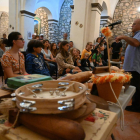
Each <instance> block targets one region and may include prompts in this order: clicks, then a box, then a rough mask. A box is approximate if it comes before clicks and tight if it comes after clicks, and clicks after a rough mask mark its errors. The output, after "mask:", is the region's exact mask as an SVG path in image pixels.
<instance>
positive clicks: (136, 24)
mask: <svg viewBox="0 0 140 140" xmlns="http://www.w3.org/2000/svg"><path fill="white" fill-rule="evenodd" d="M139 30H140V19H136V20H135V21H134V23H133V24H132V32H133V33H135V32H137V31H139Z"/></svg>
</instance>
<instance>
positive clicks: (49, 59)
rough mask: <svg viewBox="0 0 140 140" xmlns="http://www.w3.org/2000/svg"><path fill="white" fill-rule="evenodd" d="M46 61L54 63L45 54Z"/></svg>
mask: <svg viewBox="0 0 140 140" xmlns="http://www.w3.org/2000/svg"><path fill="white" fill-rule="evenodd" d="M44 60H46V61H48V62H52V60H51V59H48V58H47V57H46V56H45V54H44Z"/></svg>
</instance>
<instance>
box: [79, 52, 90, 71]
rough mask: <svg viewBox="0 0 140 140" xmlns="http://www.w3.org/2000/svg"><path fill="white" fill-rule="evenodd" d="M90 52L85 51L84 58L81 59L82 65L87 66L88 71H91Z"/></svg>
mask: <svg viewBox="0 0 140 140" xmlns="http://www.w3.org/2000/svg"><path fill="white" fill-rule="evenodd" d="M88 57H89V53H85V55H84V58H83V59H82V60H81V66H82V67H84V68H85V70H86V71H91V70H92V68H91V66H90V61H89V60H88Z"/></svg>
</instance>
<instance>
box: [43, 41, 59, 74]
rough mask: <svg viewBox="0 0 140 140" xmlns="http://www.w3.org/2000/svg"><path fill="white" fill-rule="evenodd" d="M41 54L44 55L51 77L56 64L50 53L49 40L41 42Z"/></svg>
mask: <svg viewBox="0 0 140 140" xmlns="http://www.w3.org/2000/svg"><path fill="white" fill-rule="evenodd" d="M41 52H42V53H43V55H44V60H45V62H46V63H47V64H48V65H49V67H50V74H51V75H53V74H54V73H55V72H56V70H57V64H56V62H55V58H54V57H53V55H52V53H51V51H50V43H49V40H43V49H42V50H41Z"/></svg>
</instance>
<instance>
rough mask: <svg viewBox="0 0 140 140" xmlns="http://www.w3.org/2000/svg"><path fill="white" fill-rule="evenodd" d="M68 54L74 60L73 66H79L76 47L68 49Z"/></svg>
mask: <svg viewBox="0 0 140 140" xmlns="http://www.w3.org/2000/svg"><path fill="white" fill-rule="evenodd" d="M70 54H71V56H72V59H73V62H74V66H78V67H79V66H81V61H79V60H80V56H79V55H78V52H77V49H76V48H71V49H70Z"/></svg>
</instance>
